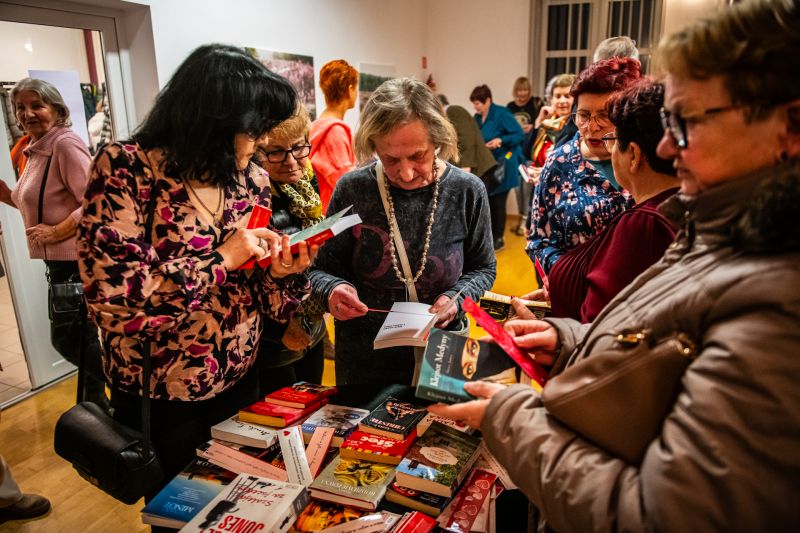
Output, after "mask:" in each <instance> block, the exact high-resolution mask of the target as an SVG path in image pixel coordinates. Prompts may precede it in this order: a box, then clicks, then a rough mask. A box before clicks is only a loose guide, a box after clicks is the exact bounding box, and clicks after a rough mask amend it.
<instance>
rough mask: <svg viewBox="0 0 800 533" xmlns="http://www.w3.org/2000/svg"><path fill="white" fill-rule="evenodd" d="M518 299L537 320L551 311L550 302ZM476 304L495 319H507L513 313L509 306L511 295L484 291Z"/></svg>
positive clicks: (548, 314)
mask: <svg viewBox="0 0 800 533" xmlns="http://www.w3.org/2000/svg"><path fill="white" fill-rule="evenodd" d="M519 301H520V302H522V303H523V304H524V305H525V307H527V308H528V309H530V311H531V312H532V313H533V314H534V315H535V316H536V318H538V319H539V320H541V319H543V318H545V317H548V316H550V315H551V313H552V309H551V307H550V302H547V301H533V300H522V299H519ZM478 304H479V305H480V307H481V309H483V310H484V311H486V313H487V314H488V315H489V316H490V317H492V318H494V319H495V320H499V321H503V320H508V319H509V318H511V315H512V314H513V313H512V311H513V307H511V296H506V295H505V294H498V293H496V292H491V291H486V292H485V293H483V296H481V299H480V301H479V302H478Z"/></svg>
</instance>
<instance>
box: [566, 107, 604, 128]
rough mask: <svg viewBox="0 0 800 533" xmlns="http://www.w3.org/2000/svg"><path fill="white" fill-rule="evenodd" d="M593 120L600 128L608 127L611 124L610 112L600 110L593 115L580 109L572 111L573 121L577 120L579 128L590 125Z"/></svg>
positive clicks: (576, 123)
mask: <svg viewBox="0 0 800 533" xmlns="http://www.w3.org/2000/svg"><path fill="white" fill-rule="evenodd" d="M592 120H594V123H595V124H597V127H598V128H608V127H609V126H611V119H609V118H608V113H605V112H600V113H598V114H596V115H592V114H591V113H589V112H588V111H578V112H577V113H572V121H573V122H575V125H576V126H578V127H579V128H582V127H584V126H586V125H588V124H589V122H590V121H592Z"/></svg>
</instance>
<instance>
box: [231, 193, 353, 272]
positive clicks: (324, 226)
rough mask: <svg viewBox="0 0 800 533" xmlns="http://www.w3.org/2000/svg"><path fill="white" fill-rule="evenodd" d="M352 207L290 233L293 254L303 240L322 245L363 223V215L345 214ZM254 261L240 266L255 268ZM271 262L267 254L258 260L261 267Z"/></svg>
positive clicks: (310, 243)
mask: <svg viewBox="0 0 800 533" xmlns="http://www.w3.org/2000/svg"><path fill="white" fill-rule="evenodd" d="M352 207H353V206H352V205H351V206H348V207H345V208H344V209H342V210H341V211H339V212H338V213H336V214H334V215H331V216H329V217H327V218H324V219H322V220H321V221H320V222H317V223H316V224H314V225H313V226H310V227H308V228H306V229H304V230H301V231H298V232H297V233H293V234H292V235H290V236H289V246H290V247H291V250H292V255H297V253H298V252H297V250H298V248H299V246H300V243H301V242H302V241H305V242H306V244H308V246H311V245H313V244H317V245H322V243H324V242H325V241H327V240H328V239H330V238H331V237H335V236H336V235H339V234H340V233H341V232H343V231H344V230H346V229H348V228H352V227H353V226H355V225H356V224H361V217H360V216H358V215H357V214H354V215H347V216H345V213H347V212H348V211H349V210H350V209H351V208H352ZM254 215H255V211H254ZM251 222H252V221H251ZM250 226H251V224H248V228H250ZM264 227H265V226H264ZM251 229H252V228H251ZM280 250H281V249H280V248H278V251H280ZM254 263H255V261H253V260H250V261H248V262H246V263H245V264H244V265H242V266H241V267H239V268H253V265H254ZM271 263H272V257H270V256H267V257H265V258H264V259H262V260H260V261H258V266H260V267H261V268H267V267H269V265H270V264H271Z"/></svg>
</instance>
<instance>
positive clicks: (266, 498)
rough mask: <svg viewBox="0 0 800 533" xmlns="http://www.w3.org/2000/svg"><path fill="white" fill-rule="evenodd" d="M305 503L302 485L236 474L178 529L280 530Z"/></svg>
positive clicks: (279, 532)
mask: <svg viewBox="0 0 800 533" xmlns="http://www.w3.org/2000/svg"><path fill="white" fill-rule="evenodd" d="M306 505H308V491H306V489H305V487H303V486H302V485H294V484H292V483H282V482H280V481H274V480H270V479H266V478H262V477H259V476H253V475H250V474H239V475H238V476H237V477H236V479H234V480H233V481H232V482H231V483H230V484H229V485H228V486H227V487H225V489H224V490H223V491H222V492H220V493H219V494H218V495H217V496H216V497H214V499H213V500H211V501H210V502H209V503H208V505H206V506H205V507H204V508H203V509H202V510H201V511H200V512H199V513H197V514H196V515H195V516H194V518H192V520H191V521H190V522H189V523H188V524H186V525H185V526H184V527H183V529H181V531H183V532H197V533H208V532H209V531H269V532H276V533H283V532H285V531H288V530H289V527H290V526H291V525H292V523H294V521H295V520H296V519H297V516H298V515H299V514H300V513H301V512H302V510H303V509H304V508H305V507H306Z"/></svg>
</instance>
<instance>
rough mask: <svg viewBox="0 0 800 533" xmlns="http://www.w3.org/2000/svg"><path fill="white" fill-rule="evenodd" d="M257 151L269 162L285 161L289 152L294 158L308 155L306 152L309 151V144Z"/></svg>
mask: <svg viewBox="0 0 800 533" xmlns="http://www.w3.org/2000/svg"><path fill="white" fill-rule="evenodd" d="M258 152H259V155H260V156H261V157H263V158H265V159H266V160H267V161H269V162H270V163H283V162H284V161H286V158H287V157H289V154H292V157H294V158H295V160H297V159H303V158H304V157H308V154H310V153H311V145H310V144H301V145H300V146H292V147H291V148H289V149H288V150H273V151H271V152H265V151H264V150H259V151H258Z"/></svg>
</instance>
